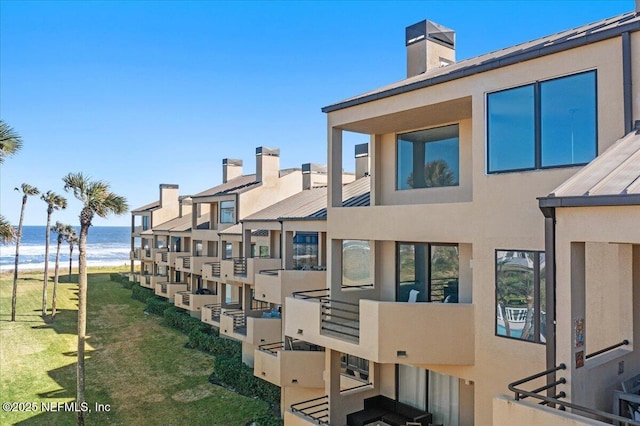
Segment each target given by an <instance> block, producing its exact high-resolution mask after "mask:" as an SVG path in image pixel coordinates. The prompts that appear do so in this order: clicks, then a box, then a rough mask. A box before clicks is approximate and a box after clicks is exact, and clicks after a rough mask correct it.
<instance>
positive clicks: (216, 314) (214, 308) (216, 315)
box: [203, 303, 222, 322]
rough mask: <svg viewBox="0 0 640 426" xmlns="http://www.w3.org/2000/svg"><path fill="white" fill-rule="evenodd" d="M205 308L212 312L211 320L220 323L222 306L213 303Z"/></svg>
mask: <svg viewBox="0 0 640 426" xmlns="http://www.w3.org/2000/svg"><path fill="white" fill-rule="evenodd" d="M203 308H207V309H210V310H211V316H210V317H209V319H210V320H211V321H213V322H220V313H221V312H222V304H220V303H213V304H209V305H204V306H203Z"/></svg>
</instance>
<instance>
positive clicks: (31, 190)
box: [11, 183, 40, 321]
mask: <svg viewBox="0 0 640 426" xmlns="http://www.w3.org/2000/svg"><path fill="white" fill-rule="evenodd" d="M15 190H16V191H18V192H20V191H22V209H21V210H20V222H18V235H17V236H16V262H15V267H14V269H13V294H12V296H11V321H15V320H16V295H17V294H18V259H19V257H20V240H21V239H22V222H23V221H24V208H25V206H26V205H27V199H28V198H29V197H30V196H33V195H38V194H39V193H40V191H39V190H38V188H36V187H35V186H31V185H29V184H27V183H23V184H22V185H21V186H20V188H15Z"/></svg>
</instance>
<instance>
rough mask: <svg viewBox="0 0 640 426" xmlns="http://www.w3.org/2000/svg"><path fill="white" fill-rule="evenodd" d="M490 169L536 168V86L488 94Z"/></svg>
mask: <svg viewBox="0 0 640 426" xmlns="http://www.w3.org/2000/svg"><path fill="white" fill-rule="evenodd" d="M487 118H488V123H487V127H488V133H489V136H488V137H489V147H488V150H489V171H490V172H499V171H503V170H518V169H532V168H534V167H535V101H534V86H533V85H529V86H524V87H518V88H515V89H510V90H503V91H502V92H497V93H492V94H490V95H489V96H488V97H487Z"/></svg>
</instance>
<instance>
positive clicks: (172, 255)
mask: <svg viewBox="0 0 640 426" xmlns="http://www.w3.org/2000/svg"><path fill="white" fill-rule="evenodd" d="M184 256H190V253H189V252H188V251H170V252H169V258H168V260H169V266H172V267H174V268H177V267H178V259H179V258H181V257H184Z"/></svg>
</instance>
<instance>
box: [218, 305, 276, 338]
mask: <svg viewBox="0 0 640 426" xmlns="http://www.w3.org/2000/svg"><path fill="white" fill-rule="evenodd" d="M220 334H223V335H225V336H228V337H232V338H234V339H236V340H240V341H242V342H246V343H249V344H251V345H256V346H257V345H261V344H264V343H266V342H273V341H276V340H279V339H280V338H281V337H282V319H281V318H280V317H279V315H273V314H272V311H271V310H251V311H247V312H245V311H242V310H229V311H226V312H223V313H222V315H221V316H220Z"/></svg>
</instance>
